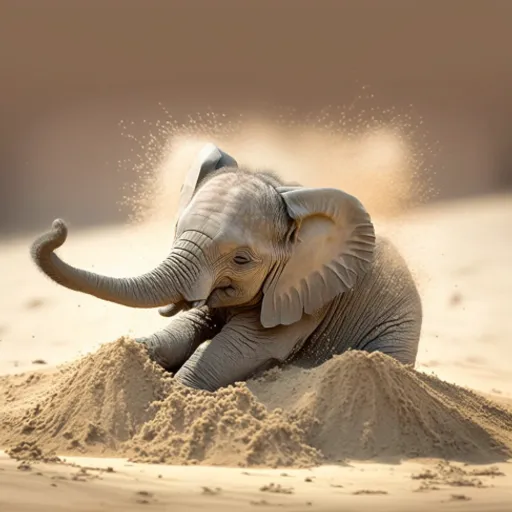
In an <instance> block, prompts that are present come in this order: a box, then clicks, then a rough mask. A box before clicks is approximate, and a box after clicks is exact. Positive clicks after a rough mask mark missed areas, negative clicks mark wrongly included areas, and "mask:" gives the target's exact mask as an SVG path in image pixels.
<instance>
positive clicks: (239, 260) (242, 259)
mask: <svg viewBox="0 0 512 512" xmlns="http://www.w3.org/2000/svg"><path fill="white" fill-rule="evenodd" d="M233 261H234V262H235V263H236V264H237V265H246V264H247V263H250V262H251V261H252V260H251V258H249V256H247V254H237V255H236V256H235V257H234V258H233Z"/></svg>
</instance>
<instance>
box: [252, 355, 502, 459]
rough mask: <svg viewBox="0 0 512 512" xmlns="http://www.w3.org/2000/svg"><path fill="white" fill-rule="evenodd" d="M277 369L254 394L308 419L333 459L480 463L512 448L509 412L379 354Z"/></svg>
mask: <svg viewBox="0 0 512 512" xmlns="http://www.w3.org/2000/svg"><path fill="white" fill-rule="evenodd" d="M279 373H280V375H276V374H277V372H271V373H270V375H268V376H266V377H265V378H263V379H261V380H259V381H256V382H251V383H249V385H250V387H251V390H252V392H253V393H255V394H256V395H257V396H258V398H259V400H260V401H261V402H263V403H264V404H265V405H266V406H267V407H268V408H269V409H272V408H274V407H279V408H285V410H286V412H288V414H289V416H290V417H292V418H294V419H297V420H298V419H302V423H303V424H307V423H308V420H309V423H310V427H309V428H307V436H308V441H309V442H310V444H311V445H312V446H314V447H315V448H317V449H319V450H320V451H321V452H322V453H323V455H324V456H325V457H326V458H327V459H329V460H333V459H334V460H336V459H340V458H354V459H372V458H376V457H380V458H387V457H407V458H409V457H441V458H448V459H464V460H473V461H477V460H485V459H486V458H493V457H497V458H500V456H503V455H504V456H507V455H508V454H510V453H512V451H511V449H512V414H511V413H510V412H507V411H505V410H503V409H502V408H500V407H499V406H497V405H495V404H492V403H491V402H489V401H488V400H486V399H485V398H483V397H481V396H479V395H477V394H475V393H472V392H471V391H468V390H465V389H463V388H460V387H458V386H454V385H452V384H448V383H446V382H443V381H440V380H439V379H437V378H436V377H432V376H428V375H425V374H422V373H419V372H416V371H415V370H413V369H411V368H407V367H405V366H403V365H401V364H400V363H398V362H397V361H395V360H394V359H392V358H390V357H388V356H386V355H384V354H381V353H379V352H374V353H372V354H367V353H364V352H359V351H352V352H347V353H345V354H343V355H342V356H336V357H334V358H332V359H331V360H329V361H327V362H326V363H325V364H323V365H322V366H321V367H318V368H315V369H313V370H303V369H300V368H289V369H286V370H284V371H282V372H279ZM315 419H316V420H317V421H311V420H315Z"/></svg>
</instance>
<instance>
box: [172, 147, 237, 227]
mask: <svg viewBox="0 0 512 512" xmlns="http://www.w3.org/2000/svg"><path fill="white" fill-rule="evenodd" d="M223 167H238V163H237V161H236V160H235V159H234V158H233V157H232V156H231V155H229V154H228V153H225V152H224V151H222V150H221V149H220V148H219V147H217V146H216V145H215V144H212V143H208V144H206V145H205V146H203V148H202V149H201V150H200V151H199V153H198V155H197V157H196V160H195V161H194V163H193V164H192V166H191V167H190V170H189V171H188V173H187V175H186V177H185V181H184V183H183V185H182V187H181V191H180V201H179V206H178V218H179V217H180V216H181V214H182V213H183V210H184V209H185V208H186V207H187V205H188V203H190V201H191V199H192V196H193V195H194V192H195V191H196V190H197V188H198V187H199V185H200V184H201V182H202V181H203V180H204V179H205V178H206V177H207V176H208V174H210V173H212V172H214V171H217V170H219V169H221V168H223Z"/></svg>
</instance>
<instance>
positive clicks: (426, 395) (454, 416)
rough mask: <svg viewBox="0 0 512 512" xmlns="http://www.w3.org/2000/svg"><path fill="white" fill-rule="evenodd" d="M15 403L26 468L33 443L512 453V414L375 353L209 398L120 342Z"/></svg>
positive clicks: (247, 455)
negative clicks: (41, 392) (39, 392)
mask: <svg viewBox="0 0 512 512" xmlns="http://www.w3.org/2000/svg"><path fill="white" fill-rule="evenodd" d="M29 385H30V383H29ZM250 389H251V390H252V392H251V391H250ZM333 390H336V394H335V398H333ZM12 401H14V404H12ZM12 401H7V400H6V401H5V405H4V406H3V407H1V408H0V422H1V423H0V426H1V432H2V433H1V435H0V443H2V445H4V446H6V447H7V448H8V450H9V453H11V454H12V455H14V456H16V457H17V458H22V459H27V458H30V453H31V452H30V450H28V449H27V448H28V447H30V446H32V447H33V446H34V445H35V446H36V447H37V448H38V449H37V450H36V451H35V454H36V458H41V457H42V454H49V453H52V452H56V453H59V454H62V455H80V454H82V455H88V456H90V455H93V454H98V453H100V454H103V455H111V456H112V455H115V454H116V453H123V454H125V455H126V456H129V457H132V458H133V460H135V461H142V462H159V463H169V464H207V465H224V466H235V467H236V466H242V467H250V466H263V467H287V466H292V467H293V466H313V465H316V464H318V463H320V462H324V463H336V462H340V461H343V460H345V459H360V460H369V459H375V458H380V459H383V458H389V457H391V458H398V459H400V458H413V457H438V458H446V459H451V460H462V461H472V462H496V461H505V460H506V459H507V458H509V457H510V456H511V455H512V413H510V412H508V411H506V410H505V409H503V408H502V407H500V406H499V405H497V404H493V403H491V402H489V401H488V400H487V399H486V398H484V397H481V396H478V395H476V394H474V393H471V392H469V391H464V390H463V389H462V388H459V387H457V386H455V385H453V384H448V383H446V382H442V381H440V380H439V379H437V378H434V377H427V376H424V375H422V374H420V373H418V372H416V371H414V370H412V369H408V368H405V367H404V366H402V365H401V364H399V363H397V362H395V361H394V360H393V359H391V358H390V357H388V356H385V355H383V354H379V353H374V354H366V353H363V352H357V351H352V352H348V353H345V354H343V355H341V356H336V357H335V358H333V359H331V360H330V361H327V362H326V363H325V364H323V365H322V366H320V367H317V368H314V369H312V370H301V369H298V368H290V369H285V370H284V371H281V370H278V371H270V372H269V374H268V375H266V376H264V377H263V378H261V379H259V380H258V381H257V382H249V383H248V385H246V384H239V385H237V386H232V387H229V388H226V389H221V390H219V391H217V392H216V393H208V392H204V391H197V390H193V389H189V388H186V387H184V386H182V385H180V384H178V383H176V382H174V381H173V379H172V378H171V376H170V375H169V374H165V373H164V372H163V371H162V370H161V369H160V368H159V367H158V366H157V365H155V364H154V363H152V362H150V360H149V359H148V357H147V355H146V352H145V350H144V347H143V346H141V345H139V344H137V343H136V342H134V341H132V340H130V339H126V338H120V339H119V340H117V341H115V342H113V343H108V344H105V345H103V346H102V347H100V349H99V350H98V351H97V352H95V353H93V354H90V355H87V356H84V357H83V358H82V359H81V360H79V361H78V362H76V363H73V364H71V365H68V366H67V367H64V368H62V369H61V370H60V372H58V373H56V374H55V377H54V384H53V385H52V386H51V387H49V389H48V392H47V394H45V395H39V396H38V397H36V398H34V397H31V396H30V393H28V394H23V396H21V397H19V398H18V400H16V398H14V399H13V400H12ZM11 404H12V405H14V408H13V407H12V405H11ZM23 404H24V405H23ZM13 409H14V412H11V411H12V410H13ZM27 443H29V444H27Z"/></svg>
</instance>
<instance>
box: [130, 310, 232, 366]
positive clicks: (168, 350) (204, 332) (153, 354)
mask: <svg viewBox="0 0 512 512" xmlns="http://www.w3.org/2000/svg"><path fill="white" fill-rule="evenodd" d="M222 326H223V320H222V318H220V315H218V314H215V313H212V312H211V311H210V310H209V309H208V308H206V307H204V308H200V309H191V310H189V311H186V312H183V313H182V314H180V315H177V316H175V317H173V318H172V320H171V322H170V323H169V324H168V325H167V327H165V328H164V329H162V330H161V331H157V332H155V333H153V334H152V335H151V336H148V337H142V338H137V339H136V341H137V342H139V343H143V344H144V345H145V346H146V347H147V350H148V353H149V356H150V358H151V359H152V360H153V361H155V362H156V363H158V364H159V365H160V366H162V367H163V368H165V369H166V370H167V371H169V372H172V373H175V372H177V371H178V370H179V369H180V368H181V366H182V365H183V364H184V363H185V361H186V360H187V359H188V358H189V357H190V356H191V355H192V354H193V353H194V351H195V350H196V349H197V347H198V346H199V345H200V344H201V343H202V342H203V341H206V340H209V339H211V338H213V337H214V336H215V335H216V334H217V333H218V332H219V331H220V330H221V328H222Z"/></svg>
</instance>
